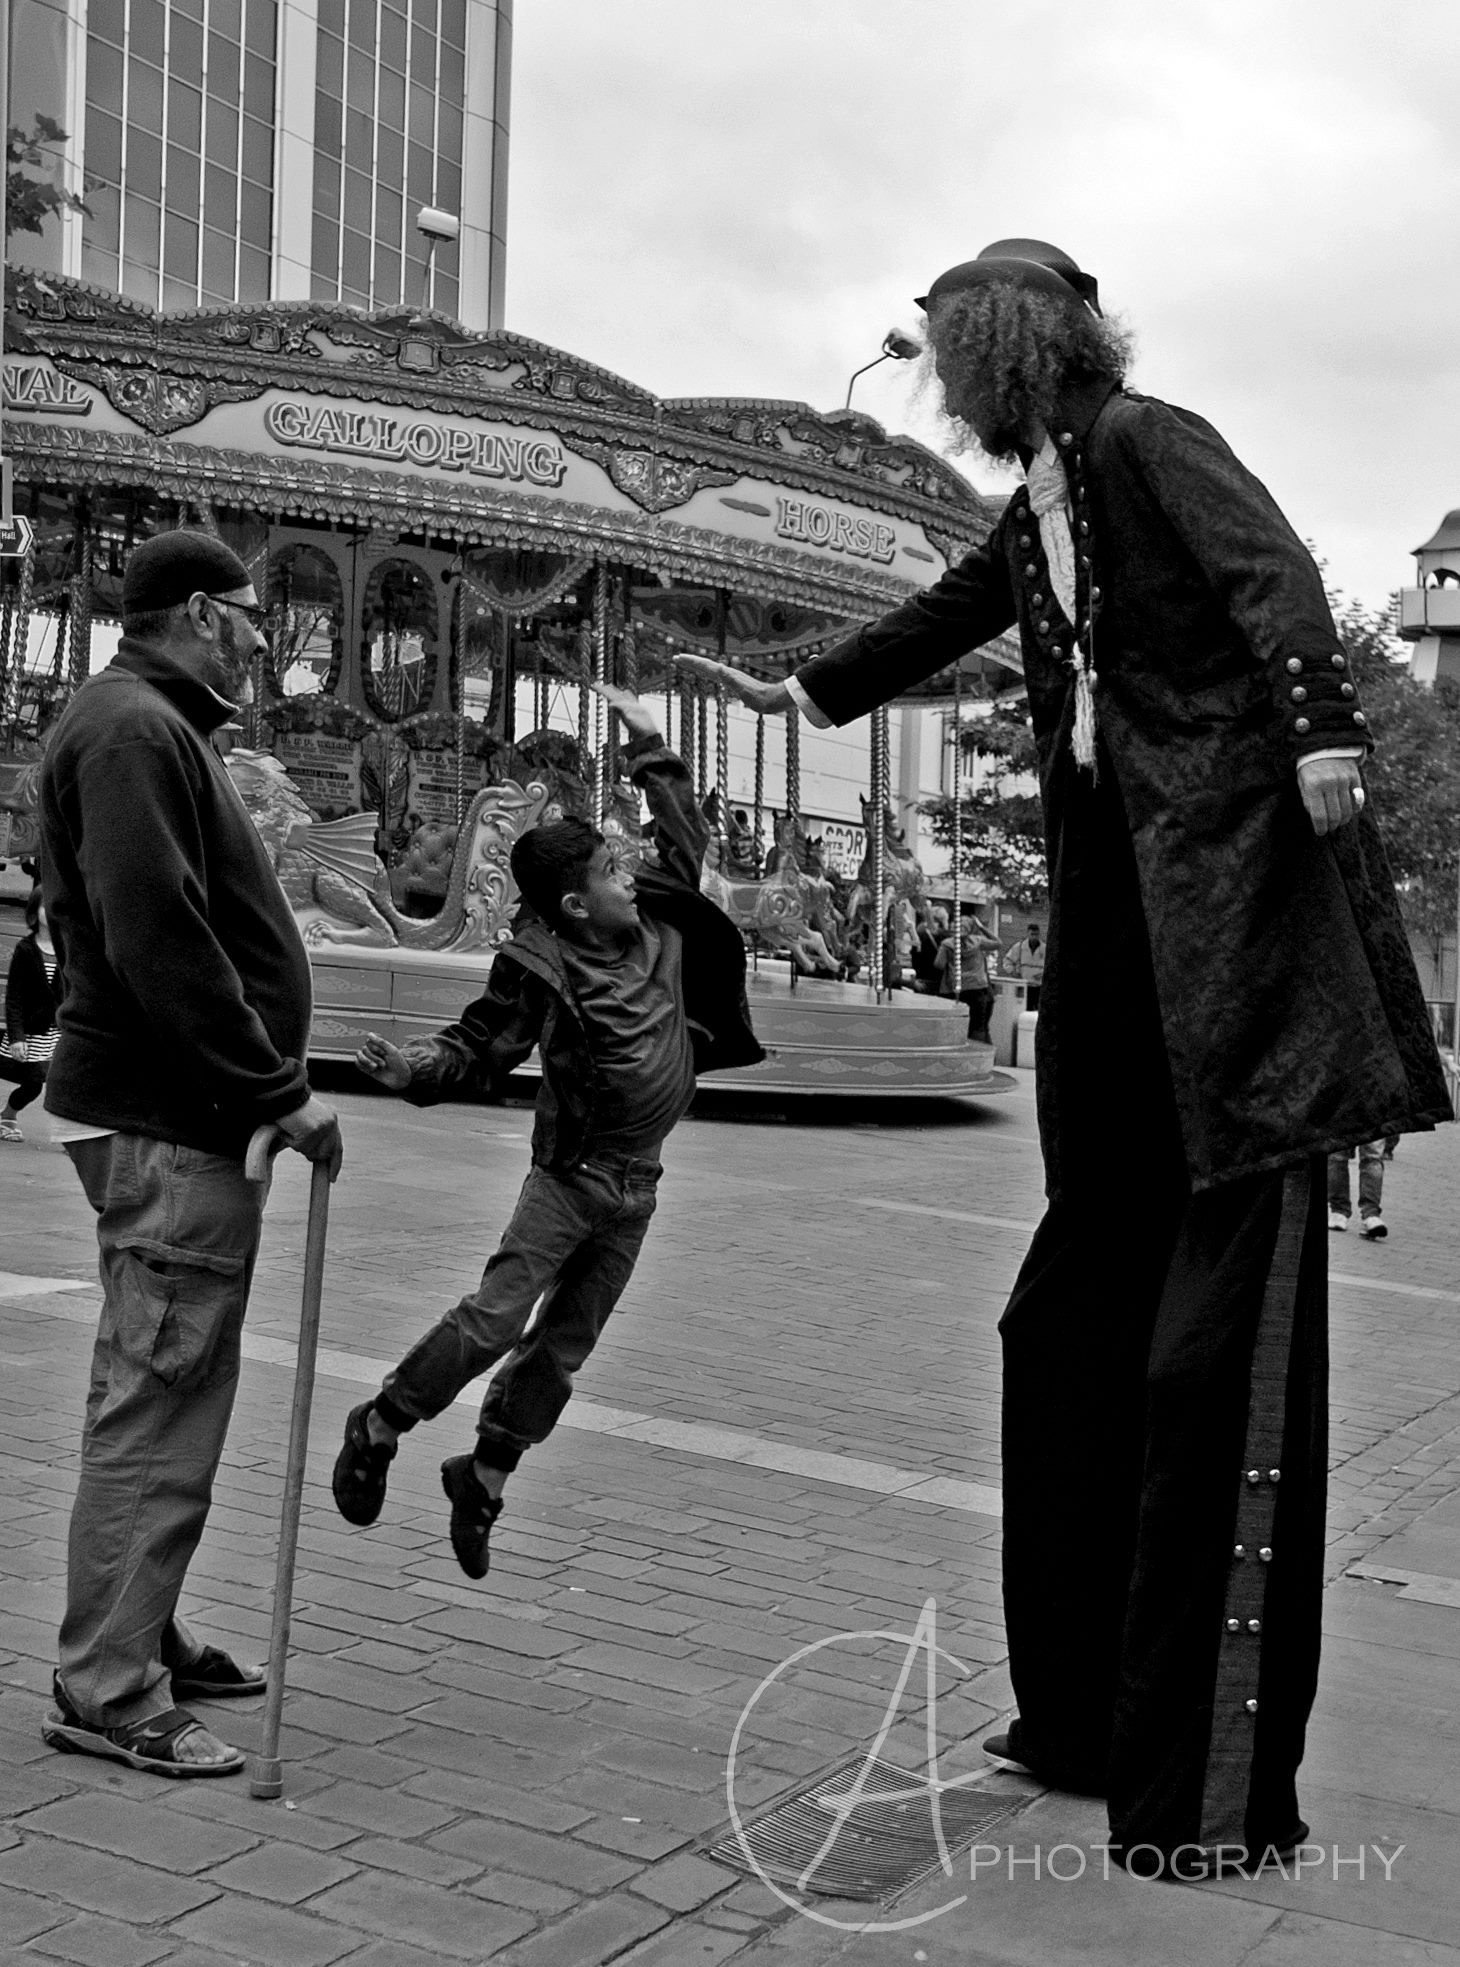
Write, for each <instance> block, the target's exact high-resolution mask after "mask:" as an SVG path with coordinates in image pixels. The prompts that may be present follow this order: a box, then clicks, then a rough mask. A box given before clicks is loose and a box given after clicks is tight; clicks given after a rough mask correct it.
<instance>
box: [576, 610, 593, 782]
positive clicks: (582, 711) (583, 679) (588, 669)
mask: <svg viewBox="0 0 1460 1967" xmlns="http://www.w3.org/2000/svg"><path fill="white" fill-rule="evenodd" d="M592 674H593V625H592V623H591V622H586V621H583V622H579V624H578V763H579V765H580V766H581V765H583V764H585V763H586V761H587V757H588V739H589V737H590V736H591V732H590V729H589V723H588V715H589V699H590V697H591V696H592V691H591V690H590V689H589V688H588V679H589V677H590V676H591V675H592Z"/></svg>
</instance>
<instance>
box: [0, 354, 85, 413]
mask: <svg viewBox="0 0 1460 1967" xmlns="http://www.w3.org/2000/svg"><path fill="white" fill-rule="evenodd" d="M0 377H3V386H4V396H5V407H6V409H7V410H40V411H42V412H44V413H46V414H48V415H50V416H53V417H55V416H60V417H89V416H90V415H91V392H90V391H89V390H86V389H83V388H82V387H81V385H80V383H75V382H72V380H71V378H70V377H69V376H63V375H62V374H61V372H60V370H59V369H52V368H48V367H47V366H46V365H45V364H44V363H42V362H7V363H6V364H5V365H4V368H3V370H0Z"/></svg>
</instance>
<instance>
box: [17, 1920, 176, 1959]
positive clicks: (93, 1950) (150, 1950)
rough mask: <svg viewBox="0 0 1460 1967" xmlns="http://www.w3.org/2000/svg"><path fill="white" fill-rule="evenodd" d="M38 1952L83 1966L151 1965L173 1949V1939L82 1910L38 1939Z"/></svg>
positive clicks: (36, 1948) (36, 1945) (36, 1949)
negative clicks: (82, 1911) (150, 1963)
mask: <svg viewBox="0 0 1460 1967" xmlns="http://www.w3.org/2000/svg"><path fill="white" fill-rule="evenodd" d="M35 1951H36V1952H37V1953H38V1954H47V1955H54V1956H55V1958H56V1959H58V1960H74V1961H77V1962H79V1963H80V1967H148V1963H149V1961H153V1960H160V1959H161V1958H162V1956H163V1955H164V1954H170V1953H171V1951H172V1946H171V1942H170V1941H169V1940H168V1939H167V1938H166V1937H165V1936H164V1935H162V1934H160V1933H148V1934H145V1935H144V1934H142V1933H139V1932H137V1931H136V1930H135V1928H133V1927H131V1926H123V1925H121V1924H120V1922H119V1921H117V1920H115V1919H98V1918H97V1917H96V1916H95V1915H94V1914H92V1913H83V1914H82V1915H81V1917H80V1918H79V1919H71V1920H68V1921H67V1922H66V1924H65V1925H64V1926H53V1927H52V1928H51V1930H50V1931H49V1932H48V1933H42V1934H41V1936H40V1938H39V1939H37V1940H36V1941H35Z"/></svg>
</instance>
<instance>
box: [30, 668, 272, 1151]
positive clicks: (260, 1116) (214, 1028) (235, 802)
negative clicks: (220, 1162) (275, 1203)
mask: <svg viewBox="0 0 1460 1967" xmlns="http://www.w3.org/2000/svg"><path fill="white" fill-rule="evenodd" d="M232 714H233V706H232V705H231V704H228V703H226V702H225V701H224V700H223V698H222V697H220V696H218V695H217V694H216V693H215V692H214V691H212V690H210V689H209V688H208V687H207V685H206V684H205V683H203V682H201V681H199V680H197V679H196V678H195V677H193V676H191V675H190V674H189V673H188V671H187V670H185V669H184V668H183V667H182V666H181V665H180V664H179V663H177V662H176V661H174V660H173V658H172V657H170V656H168V655H167V654H165V653H164V652H163V651H162V650H160V649H158V648H155V647H153V646H151V645H148V644H145V643H141V642H137V641H134V640H132V639H131V638H129V637H125V636H124V637H123V639H122V642H121V645H120V647H119V648H118V651H117V655H116V659H115V660H114V661H113V662H112V664H111V665H110V667H109V668H107V669H104V670H103V671H102V672H101V673H100V674H99V675H97V676H93V677H92V678H91V679H90V681H89V682H87V683H85V684H84V685H83V686H82V688H81V689H80V690H78V691H77V693H76V695H75V697H73V699H72V700H71V702H70V704H69V705H68V706H67V708H66V711H65V714H64V715H63V716H62V718H61V721H60V723H59V724H58V725H57V727H56V730H55V733H54V735H53V737H52V739H51V744H50V747H49V749H48V751H47V754H46V760H45V764H44V766H43V767H42V771H41V787H40V823H41V878H42V883H43V886H44V892H45V903H46V913H47V916H48V917H49V919H50V924H51V934H52V937H53V939H54V941H55V944H56V949H57V952H58V954H59V956H60V958H61V967H62V971H63V974H64V976H65V979H66V995H65V997H64V999H63V1000H62V1004H61V1010H60V1017H59V1020H58V1021H59V1024H60V1028H61V1036H60V1040H59V1042H58V1044H57V1046H56V1055H55V1059H54V1061H53V1063H52V1066H51V1071H50V1077H49V1079H48V1080H47V1082H46V1106H47V1108H48V1110H49V1111H50V1112H52V1113H54V1114H57V1115H59V1116H60V1117H61V1118H63V1119H66V1120H74V1121H79V1122H82V1123H84V1124H86V1125H89V1126H95V1127H110V1128H116V1129H118V1130H119V1131H122V1132H125V1133H133V1134H146V1135H150V1136H151V1137H152V1138H153V1139H155V1140H163V1141H176V1142H178V1143H179V1144H181V1145H182V1146H185V1147H195V1148H201V1149H203V1150H204V1151H205V1152H209V1153H215V1154H226V1155H230V1156H234V1157H238V1156H241V1155H242V1154H243V1152H244V1150H245V1149H246V1147H247V1146H248V1140H249V1136H250V1134H251V1133H252V1132H253V1130H254V1129H255V1128H256V1127H259V1126H261V1125H262V1124H263V1123H264V1122H265V1121H269V1120H277V1119H278V1118H279V1116H280V1115H281V1114H285V1113H292V1112H293V1111H294V1109H295V1108H296V1107H298V1106H301V1105H302V1104H303V1103H304V1101H305V1100H306V1099H307V1098H308V1097H309V1085H308V1081H307V1078H306V1073H305V1065H304V1060H305V1054H306V1050H307V1046H308V1039H309V1019H310V1010H311V993H310V974H309V959H308V957H307V955H306V954H305V950H304V944H303V942H302V940H301V938H300V935H299V930H298V927H297V926H296V924H295V921H294V916H293V913H292V911H291V910H290V907H289V904H288V902H287V901H286V900H285V897H284V893H283V890H282V889H281V888H280V886H279V882H278V879H277V877H276V876H275V873H274V869H273V864H272V862H271V860H270V857H269V854H268V851H267V849H266V848H265V846H264V844H263V842H262V840H260V838H259V836H258V833H257V831H256V829H255V827H254V824H253V822H252V820H251V819H250V818H249V816H248V813H247V811H246V809H245V807H244V804H243V801H242V800H241V799H240V798H239V796H238V793H237V791H236V790H235V789H234V786H233V782H232V780H231V779H230V778H229V776H228V773H227V770H226V768H225V767H224V765H223V762H222V760H221V759H220V758H219V757H218V755H217V753H216V752H215V751H214V749H213V746H212V744H211V743H210V741H209V738H210V733H211V732H213V731H214V730H216V729H217V728H218V726H219V725H221V724H223V723H224V722H226V720H227V719H228V718H229V717H230V716H231V715H232Z"/></svg>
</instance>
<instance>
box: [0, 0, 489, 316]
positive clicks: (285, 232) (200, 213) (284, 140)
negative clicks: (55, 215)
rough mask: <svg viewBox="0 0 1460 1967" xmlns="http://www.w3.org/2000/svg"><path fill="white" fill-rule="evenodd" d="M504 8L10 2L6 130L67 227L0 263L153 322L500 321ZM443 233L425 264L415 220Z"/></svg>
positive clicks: (56, 227)
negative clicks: (270, 313) (190, 315)
mask: <svg viewBox="0 0 1460 1967" xmlns="http://www.w3.org/2000/svg"><path fill="white" fill-rule="evenodd" d="M511 28H512V0H15V34H14V40H13V46H14V50H15V54H14V65H13V70H12V97H11V103H12V109H11V121H12V122H13V123H14V122H20V123H22V124H26V125H27V127H28V118H29V116H30V115H32V114H34V113H35V111H37V110H39V111H41V112H43V113H45V114H47V115H50V116H52V117H53V118H54V119H55V121H56V122H57V123H59V124H60V125H61V126H62V128H63V129H65V130H66V132H67V141H66V143H65V145H64V146H63V148H62V151H61V153H59V154H58V155H57V157H56V174H57V177H58V179H59V180H60V181H62V182H64V183H66V184H67V185H69V186H70V188H72V189H73V190H77V191H80V192H81V193H82V194H83V196H84V198H85V201H86V204H87V207H88V211H87V213H86V214H85V215H82V214H78V213H71V214H67V215H66V216H64V217H63V218H60V219H52V220H50V221H48V222H47V225H46V228H45V231H44V233H43V234H42V235H41V236H40V238H36V237H34V236H33V235H28V234H21V235H19V236H18V237H17V238H16V239H15V240H14V241H13V244H12V257H13V258H14V259H15V260H16V261H18V262H19V263H21V264H25V265H30V266H36V267H40V268H43V269H45V268H49V269H52V270H54V271H56V272H60V273H68V274H72V275H74V276H76V277H78V278H80V279H83V280H87V281H90V282H93V283H94V284H95V285H97V286H101V287H107V288H110V289H113V290H114V291H117V292H120V293H123V294H125V295H127V296H129V297H130V298H131V299H134V300H138V301H142V302H144V303H145V304H147V305H148V306H152V307H159V306H160V307H166V308H182V307H207V306H216V305H218V304H219V303H220V302H228V301H262V300H270V299H275V300H289V299H315V300H343V301H349V302H352V303H354V304H356V305H358V306H361V307H367V308H384V307H394V306H398V305H400V304H402V303H405V304H407V305H410V306H416V305H418V304H419V303H420V302H421V301H422V299H423V298H424V299H425V300H426V301H427V302H428V304H429V305H430V306H432V307H434V308H437V309H439V310H440V311H441V312H443V313H446V314H450V315H453V316H455V317H457V318H458V319H460V320H462V321H463V322H464V323H465V324H466V325H467V326H469V327H476V328H485V327H495V326H499V325H500V324H501V320H502V298H503V276H504V258H505V246H506V223H505V218H506V191H507V133H508V90H509V84H510V74H511ZM423 205H433V206H436V207H438V208H441V209H443V210H445V211H447V212H450V213H452V214H453V215H455V216H456V217H458V218H459V220H460V223H461V236H460V239H459V241H457V242H455V243H452V244H449V245H441V246H439V247H438V248H437V250H436V253H435V256H434V261H433V262H432V263H430V264H429V266H428V261H427V253H426V242H425V241H424V240H423V239H422V237H421V235H420V233H419V232H418V231H417V230H416V224H415V219H416V214H417V212H418V211H419V210H420V208H421V207H422V206H423Z"/></svg>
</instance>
